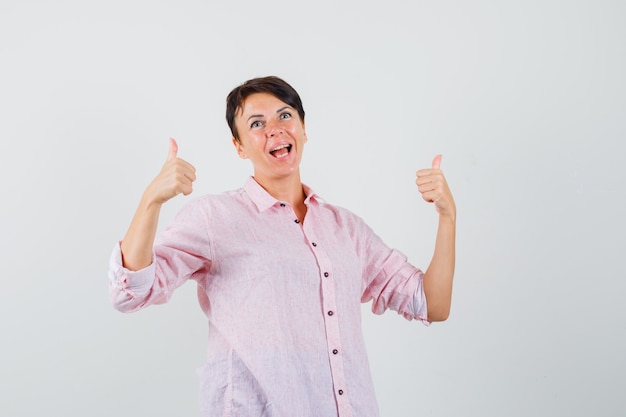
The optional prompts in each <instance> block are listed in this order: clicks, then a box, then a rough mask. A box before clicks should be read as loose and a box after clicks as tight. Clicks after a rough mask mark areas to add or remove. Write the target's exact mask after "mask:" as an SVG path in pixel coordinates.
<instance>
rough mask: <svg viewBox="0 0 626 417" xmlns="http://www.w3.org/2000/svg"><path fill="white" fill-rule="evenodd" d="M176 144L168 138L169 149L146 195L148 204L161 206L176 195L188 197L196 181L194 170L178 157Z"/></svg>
mask: <svg viewBox="0 0 626 417" xmlns="http://www.w3.org/2000/svg"><path fill="white" fill-rule="evenodd" d="M177 155H178V144H177V143H176V141H175V140H174V139H173V138H170V148H169V152H168V154H167V159H166V160H165V164H163V168H161V172H159V174H158V175H157V176H156V178H154V180H152V182H151V183H150V185H149V186H148V188H147V189H146V194H147V197H148V199H149V201H150V202H152V203H156V204H163V203H165V202H166V201H168V200H170V199H171V198H174V197H175V196H177V195H178V194H183V195H189V194H191V192H192V191H193V188H192V183H193V182H194V181H195V180H196V169H195V168H194V167H193V165H191V164H190V163H189V162H187V161H184V160H182V159H180V158H179V157H178V156H177Z"/></svg>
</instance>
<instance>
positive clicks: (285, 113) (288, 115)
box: [279, 111, 291, 119]
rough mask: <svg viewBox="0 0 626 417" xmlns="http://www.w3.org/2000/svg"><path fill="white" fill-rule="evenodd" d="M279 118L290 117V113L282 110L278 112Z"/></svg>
mask: <svg viewBox="0 0 626 417" xmlns="http://www.w3.org/2000/svg"><path fill="white" fill-rule="evenodd" d="M279 118H281V119H291V113H289V112H288V111H286V112H282V113H281V114H280V116H279Z"/></svg>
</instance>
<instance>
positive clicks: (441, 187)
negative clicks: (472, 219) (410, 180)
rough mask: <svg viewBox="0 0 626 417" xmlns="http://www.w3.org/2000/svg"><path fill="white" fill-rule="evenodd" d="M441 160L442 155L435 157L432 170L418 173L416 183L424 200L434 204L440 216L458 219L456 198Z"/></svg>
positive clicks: (422, 170) (421, 170)
mask: <svg viewBox="0 0 626 417" xmlns="http://www.w3.org/2000/svg"><path fill="white" fill-rule="evenodd" d="M441 158H442V156H441V155H437V156H435V158H434V159H433V165H432V168H429V169H420V170H419V171H417V173H416V174H415V175H416V177H417V178H416V179H415V183H416V184H417V189H418V190H419V192H420V193H421V194H422V198H423V199H424V200H426V201H427V202H429V203H434V204H435V209H436V210H437V213H439V215H440V216H450V217H451V218H452V219H456V205H455V204H454V198H453V197H452V193H451V192H450V188H449V187H448V183H447V181H446V178H445V177H444V175H443V172H442V171H441V169H440V166H441Z"/></svg>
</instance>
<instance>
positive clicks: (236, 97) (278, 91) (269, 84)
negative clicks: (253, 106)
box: [226, 76, 304, 141]
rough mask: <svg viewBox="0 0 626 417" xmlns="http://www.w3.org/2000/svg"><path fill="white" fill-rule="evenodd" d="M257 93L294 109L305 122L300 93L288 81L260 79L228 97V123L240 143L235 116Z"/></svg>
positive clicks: (237, 88) (240, 87) (235, 90)
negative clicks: (271, 97) (269, 95)
mask: <svg viewBox="0 0 626 417" xmlns="http://www.w3.org/2000/svg"><path fill="white" fill-rule="evenodd" d="M255 93H268V94H271V95H273V96H274V97H276V98H278V99H279V100H281V101H283V102H284V103H286V104H288V105H289V106H291V107H293V108H294V109H295V110H296V111H297V112H298V115H299V116H300V120H302V122H304V108H303V107H302V100H300V96H299V95H298V92H297V91H296V90H295V89H294V88H293V87H292V86H291V85H289V84H288V83H287V82H286V81H284V80H282V79H280V78H278V77H275V76H268V77H259V78H253V79H251V80H248V81H246V82H245V83H243V84H241V85H239V86H238V87H235V88H234V89H233V90H232V91H231V92H230V93H229V94H228V97H226V122H227V123H228V127H229V128H230V131H231V133H232V134H233V137H234V138H235V139H237V141H239V132H237V127H236V126H235V115H236V114H237V112H238V111H239V109H241V108H242V107H243V103H244V101H246V98H248V97H249V96H251V95H252V94H255Z"/></svg>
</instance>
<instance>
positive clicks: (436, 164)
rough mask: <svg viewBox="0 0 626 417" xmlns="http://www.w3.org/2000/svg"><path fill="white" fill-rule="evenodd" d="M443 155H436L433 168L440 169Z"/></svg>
mask: <svg viewBox="0 0 626 417" xmlns="http://www.w3.org/2000/svg"><path fill="white" fill-rule="evenodd" d="M442 157H443V156H442V155H441V154H439V155H435V158H434V159H433V169H439V167H440V166H441V158H442Z"/></svg>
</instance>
